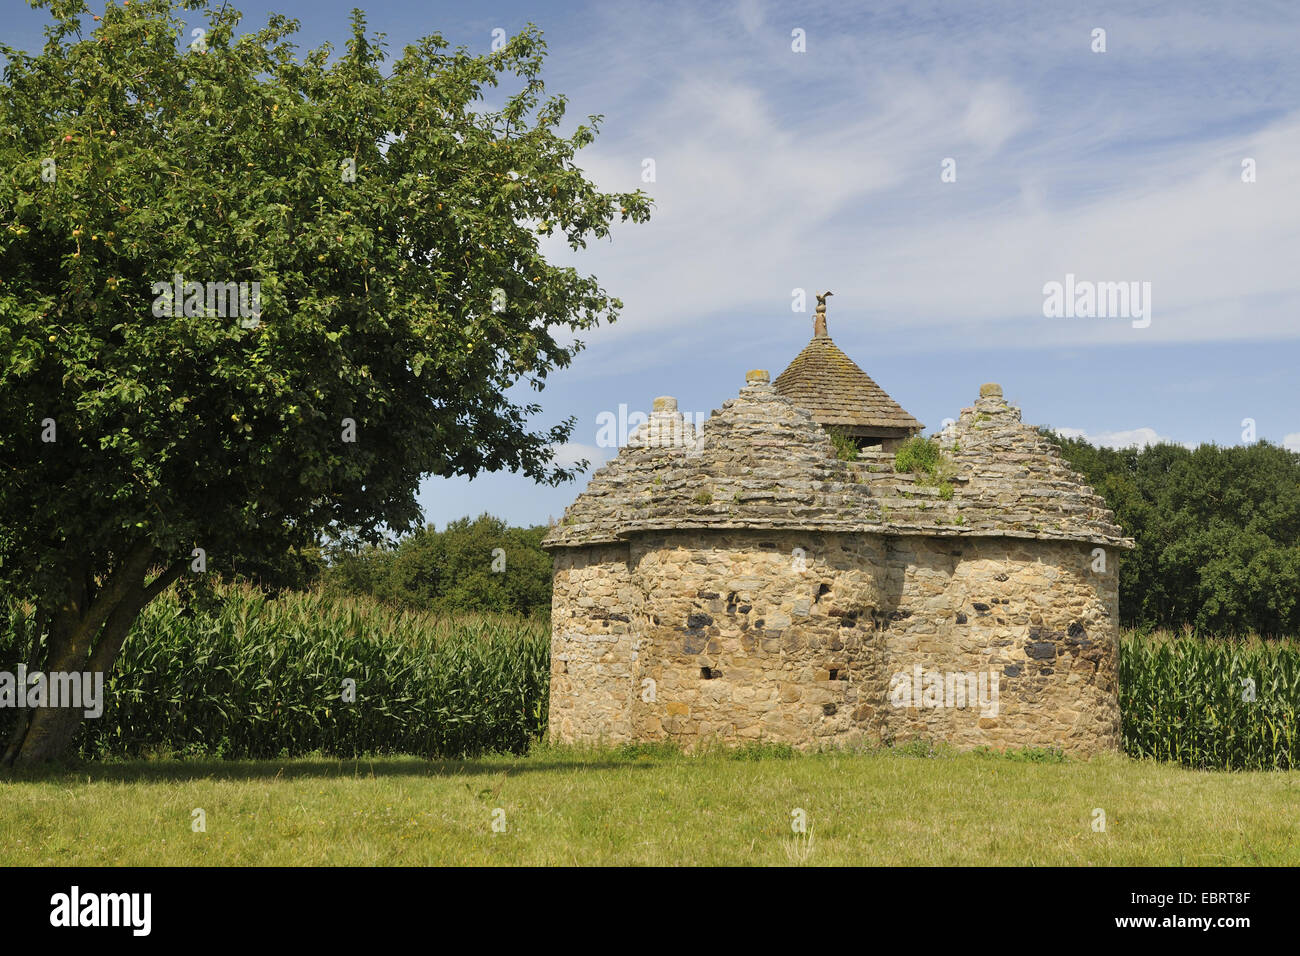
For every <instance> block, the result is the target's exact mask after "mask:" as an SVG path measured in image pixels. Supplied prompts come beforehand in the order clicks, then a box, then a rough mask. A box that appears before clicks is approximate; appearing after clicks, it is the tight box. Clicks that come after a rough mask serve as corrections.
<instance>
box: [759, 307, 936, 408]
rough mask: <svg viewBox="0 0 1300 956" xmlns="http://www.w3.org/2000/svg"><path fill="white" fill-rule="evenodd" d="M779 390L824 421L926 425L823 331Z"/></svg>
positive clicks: (787, 373) (796, 359) (797, 360)
mask: <svg viewBox="0 0 1300 956" xmlns="http://www.w3.org/2000/svg"><path fill="white" fill-rule="evenodd" d="M774 385H775V387H776V390H777V392H778V393H779V394H781V395H784V396H785V397H786V398H788V399H790V400H791V401H792V402H794V403H795V404H796V405H799V406H801V407H803V408H806V409H808V411H809V412H811V413H812V417H813V419H814V420H815V421H817V422H818V423H820V424H822V425H831V426H842V427H848V428H859V429H861V428H867V429H871V428H885V429H904V430H905V431H906V433H907V434H916V433H917V432H919V431H920V430H921V429H922V428H924V427H925V426H924V425H922V424H921V423H920V422H918V421H917V420H916V419H915V418H913V417H912V416H911V415H909V414H908V413H907V412H906V411H904V410H903V407H902V406H901V405H899V404H898V402H896V401H894V400H893V399H892V398H890V397H889V395H888V393H886V392H885V390H884V389H883V388H881V387H880V386H879V385H877V384H876V383H875V382H874V381H873V380H872V378H871V376H869V375H868V374H867V373H866V372H864V371H862V369H860V368H859V367H858V365H857V363H855V362H854V361H853V359H851V358H849V357H848V356H847V355H845V354H844V353H843V352H842V351H841V350H840V348H839V346H837V345H836V344H835V343H834V341H832V340H831V337H830V336H829V335H826V334H825V333H824V332H822V330H821V328H819V329H818V334H817V335H815V336H813V340H812V341H811V342H809V343H808V344H807V346H805V347H804V350H803V351H802V352H800V353H799V354H798V355H796V356H795V357H794V361H792V362H791V363H790V364H789V365H788V366H787V367H786V370H785V371H784V372H782V373H781V374H780V375H778V376H777V377H776V382H775V383H774Z"/></svg>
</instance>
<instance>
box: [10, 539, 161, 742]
mask: <svg viewBox="0 0 1300 956" xmlns="http://www.w3.org/2000/svg"><path fill="white" fill-rule="evenodd" d="M154 555H155V552H154V550H153V548H152V547H149V546H147V545H138V546H137V547H135V548H133V549H132V550H131V552H130V554H129V555H128V556H127V558H126V559H125V560H124V561H123V563H122V565H121V566H120V567H119V568H118V569H117V571H115V572H114V573H113V574H112V575H110V576H109V578H108V580H107V581H105V583H104V586H103V587H102V588H99V589H98V593H95V594H94V596H93V600H92V599H91V593H90V592H91V589H90V588H88V587H87V586H86V585H85V584H84V583H83V581H82V580H80V579H79V578H78V577H76V576H74V580H73V583H72V584H71V585H70V586H69V594H68V599H67V600H66V602H65V603H64V606H63V607H62V608H61V609H60V610H59V611H58V612H57V613H55V614H53V615H51V616H50V618H49V638H48V642H47V648H46V655H45V663H44V666H43V672H44V673H45V675H46V677H45V680H46V681H47V682H48V680H49V675H50V674H54V673H58V672H63V673H70V672H80V673H86V672H90V673H92V674H93V673H96V672H100V673H103V675H104V683H105V684H107V683H108V675H109V674H110V673H111V672H112V669H113V665H114V664H115V663H116V662H117V657H118V654H119V652H120V651H121V649H122V642H123V641H124V640H125V639H126V635H127V633H128V632H129V631H130V630H131V625H132V624H134V623H135V619H136V618H137V617H139V616H140V612H141V611H142V610H144V607H145V605H146V604H148V603H149V602H150V601H152V600H153V599H154V598H155V597H157V596H158V595H159V594H161V593H162V592H163V591H165V590H166V589H167V588H168V587H169V586H170V585H171V583H172V582H173V581H175V580H176V578H178V577H179V576H180V574H181V572H182V571H183V570H184V569H185V567H186V564H185V562H184V561H178V562H177V563H175V564H173V565H172V566H171V567H169V568H167V569H166V570H164V571H162V572H160V573H159V574H158V575H156V576H155V577H154V579H153V580H152V581H149V582H148V583H146V581H145V578H146V574H147V572H148V569H149V565H150V564H151V563H152V560H153V557H154ZM83 716H84V709H83V708H81V707H32V708H27V709H25V710H24V711H22V712H20V714H19V718H18V725H17V727H16V728H15V729H14V733H13V736H12V737H11V738H10V740H9V743H8V746H6V748H5V752H4V755H3V756H2V757H0V765H3V766H15V767H21V766H28V765H31V764H39V763H47V762H49V761H52V760H59V759H61V758H63V757H65V756H67V754H68V750H69V749H70V748H71V746H72V743H73V741H74V740H75V739H76V736H77V731H78V730H80V729H81V721H82V719H83Z"/></svg>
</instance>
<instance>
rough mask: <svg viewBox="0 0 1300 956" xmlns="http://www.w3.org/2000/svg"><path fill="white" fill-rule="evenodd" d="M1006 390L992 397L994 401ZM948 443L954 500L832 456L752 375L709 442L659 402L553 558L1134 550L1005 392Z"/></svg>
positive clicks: (880, 462)
mask: <svg viewBox="0 0 1300 956" xmlns="http://www.w3.org/2000/svg"><path fill="white" fill-rule="evenodd" d="M995 389H996V393H995V392H994V390H995ZM981 391H982V393H983V392H988V394H987V395H982V397H981V398H980V399H979V400H978V401H977V402H976V403H975V405H974V407H972V408H968V409H965V410H964V411H963V412H962V416H961V418H960V419H959V420H958V421H957V422H956V423H955V424H954V425H951V426H949V427H948V428H947V429H945V431H944V432H943V434H942V436H941V437H940V445H941V447H944V448H945V449H946V451H945V455H946V456H947V458H948V460H949V463H950V466H951V468H952V471H953V474H952V476H951V478H950V479H949V485H950V486H951V496H950V497H946V496H945V495H946V493H947V491H948V489H946V488H945V489H940V488H939V487H938V486H936V485H934V484H933V483H931V482H929V481H927V480H925V479H920V478H918V477H917V476H916V475H913V474H910V473H898V472H896V470H895V468H894V456H893V455H891V454H888V453H883V452H864V453H862V455H861V456H860V458H859V460H858V461H855V462H848V461H843V460H840V459H838V458H836V456H835V449H834V446H833V445H832V444H831V441H830V438H829V436H828V435H827V433H826V431H825V429H823V428H822V427H821V426H820V425H819V424H818V423H817V422H816V421H814V419H813V416H812V414H811V413H810V412H809V411H808V410H807V409H805V408H803V407H801V406H799V405H797V404H795V403H794V402H792V401H790V400H789V399H788V398H786V397H785V396H783V395H781V394H780V393H778V392H777V390H776V389H775V388H774V387H773V386H772V385H770V384H768V382H767V374H766V373H765V372H764V373H750V381H749V382H748V383H747V384H746V385H745V387H744V388H743V389H741V391H740V394H739V395H738V396H736V397H735V398H733V399H730V400H729V401H727V402H724V403H723V405H722V408H721V409H719V410H717V411H715V412H714V413H713V415H712V417H710V418H709V420H708V421H707V422H706V423H705V424H704V427H703V429H702V431H701V434H699V435H695V434H693V433H691V432H689V431H688V430H686V429H685V428H674V427H672V423H671V422H668V421H667V420H666V417H667V416H671V415H676V416H678V417H680V413H678V412H676V411H675V409H670V408H668V407H667V406H668V403H667V402H663V401H661V403H660V405H661V411H660V412H659V413H658V414H659V416H660V420H657V421H655V422H647V423H646V424H644V425H642V426H641V428H640V429H638V431H637V433H636V434H634V435H633V436H632V439H631V440H630V441H629V443H628V446H627V447H625V448H623V449H621V450H620V451H619V453H618V455H617V456H615V457H614V458H613V459H611V460H610V461H609V462H607V463H606V464H605V465H604V466H602V467H601V468H599V469H597V471H596V472H595V473H594V474H593V475H592V478H591V481H590V483H589V484H588V486H587V489H586V490H585V491H584V492H583V493H582V494H581V495H579V496H578V498H577V500H576V501H574V503H573V504H572V505H570V506H569V507H568V508H567V509H566V510H565V512H564V517H563V519H562V520H561V521H560V522H559V523H558V524H556V525H555V526H554V527H552V528H551V530H550V532H549V533H548V534H547V536H546V539H545V541H544V542H543V545H544V546H545V547H547V548H564V547H580V546H585V545H590V544H602V543H612V542H616V541H622V540H626V539H628V538H629V537H631V536H632V535H635V534H638V533H642V532H654V531H668V530H684V529H702V528H715V529H727V528H751V529H786V530H801V531H832V532H874V533H879V534H921V535H934V536H945V537H967V536H976V537H1011V538H1038V539H1044V540H1067V541H1085V542H1093V543H1096V544H1103V545H1112V546H1116V547H1123V548H1129V547H1132V541H1131V539H1128V538H1126V537H1125V536H1124V533H1123V531H1122V530H1121V529H1120V528H1119V527H1118V526H1117V525H1116V524H1115V520H1114V516H1113V515H1112V514H1111V512H1110V510H1109V509H1108V508H1107V507H1106V503H1105V502H1104V501H1103V500H1102V499H1101V498H1100V497H1098V496H1097V495H1096V494H1094V493H1093V491H1092V489H1090V488H1089V487H1088V486H1087V484H1086V483H1085V482H1084V480H1083V479H1082V478H1081V477H1080V476H1079V475H1078V474H1077V473H1075V472H1074V471H1073V470H1071V469H1070V468H1069V467H1068V466H1067V465H1066V464H1065V463H1064V461H1063V460H1062V459H1061V457H1060V454H1059V452H1058V451H1057V450H1056V448H1055V446H1053V445H1052V444H1051V443H1050V442H1048V441H1047V440H1046V439H1044V438H1043V437H1042V436H1040V435H1039V434H1038V433H1037V431H1036V430H1034V429H1033V428H1031V427H1029V426H1027V425H1024V424H1022V423H1021V421H1020V410H1019V409H1017V408H1014V407H1012V406H1009V405H1007V403H1006V402H1005V401H1004V400H1003V399H1002V396H1001V390H1000V389H998V388H997V387H996V386H985V387H984V389H982V390H981Z"/></svg>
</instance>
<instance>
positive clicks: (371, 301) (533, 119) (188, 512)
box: [0, 0, 650, 760]
mask: <svg viewBox="0 0 1300 956" xmlns="http://www.w3.org/2000/svg"><path fill="white" fill-rule="evenodd" d="M32 2H33V5H35V6H38V7H48V8H49V10H50V13H51V20H52V22H51V23H50V25H49V26H48V27H47V28H46V44H45V47H44V49H43V50H42V51H41V52H40V53H38V54H35V55H32V54H29V53H26V52H23V51H19V50H15V49H13V48H12V47H9V46H7V45H4V44H0V52H2V53H3V54H4V56H5V58H6V60H7V63H6V66H5V71H4V78H3V83H0V276H3V282H2V283H0V422H2V423H3V425H2V427H0V460H2V461H4V463H5V474H4V481H3V482H0V582H2V583H3V584H4V585H5V586H6V587H7V588H9V589H10V590H11V592H13V593H17V594H21V595H23V596H26V597H29V598H30V599H31V600H33V601H35V602H36V603H37V605H38V607H39V608H40V610H41V612H42V614H43V615H44V619H45V620H46V621H47V623H48V636H49V642H48V660H47V666H48V668H49V669H55V668H56V667H58V668H60V669H77V670H80V669H86V668H90V669H104V668H107V667H111V665H112V661H113V659H114V658H115V656H116V653H117V649H118V648H119V647H120V645H121V640H122V638H123V637H124V636H125V633H126V629H127V628H128V627H129V625H130V622H131V621H132V620H134V618H135V616H136V614H138V613H139V610H140V608H141V607H142V606H143V605H144V603H146V602H147V601H148V600H150V599H151V598H152V597H153V596H155V595H156V594H157V593H159V592H160V591H161V590H162V589H164V588H166V587H167V586H168V585H169V584H170V583H171V582H172V581H173V580H175V579H176V578H177V577H179V576H181V575H183V574H190V573H194V572H196V571H198V570H201V569H202V568H203V567H207V568H211V569H217V570H219V569H221V568H222V567H223V565H224V566H230V565H233V564H234V563H235V561H236V560H237V559H238V558H239V557H241V556H254V557H255V556H258V555H272V554H278V553H282V552H285V551H287V550H288V549H291V548H302V547H307V546H309V545H310V544H311V543H313V542H314V541H316V540H318V539H319V537H320V535H321V534H322V533H323V532H342V531H343V530H344V529H359V531H360V533H361V535H362V536H363V537H368V538H371V539H374V538H376V537H377V536H378V535H379V534H380V533H381V530H383V529H387V530H389V531H394V532H400V531H404V530H408V529H411V528H413V527H416V526H418V524H419V517H420V515H419V508H418V506H417V504H416V499H415V493H416V490H417V487H418V484H419V481H420V479H421V477H422V476H425V475H429V474H434V475H474V474H476V473H478V472H480V471H483V470H488V471H495V470H500V469H511V470H516V471H519V472H521V473H523V474H526V475H528V476H529V477H531V478H533V479H535V480H537V481H541V482H549V483H557V482H560V481H563V480H566V479H568V478H570V477H572V476H573V474H574V473H575V471H574V469H568V468H564V467H560V466H559V465H557V464H556V463H555V462H554V460H553V458H552V451H551V449H552V448H553V447H554V446H555V445H557V444H558V443H562V442H564V441H565V440H567V438H568V437H569V435H570V433H571V430H572V427H573V420H572V419H571V418H570V419H566V420H565V421H564V422H562V423H561V424H559V425H555V426H553V427H549V428H536V427H535V426H534V425H533V424H532V420H533V419H534V418H535V417H536V416H537V415H538V414H539V413H540V412H541V408H540V406H539V405H538V404H537V403H536V402H532V401H530V402H527V403H526V404H518V403H517V402H516V400H515V399H514V398H512V395H513V393H514V392H515V391H518V390H520V388H532V389H535V390H540V389H542V388H543V386H544V385H545V383H546V380H547V377H548V375H549V374H550V373H551V372H552V371H554V370H556V369H559V368H563V367H565V366H567V365H568V364H569V363H570V362H571V360H572V358H573V356H574V354H575V353H576V352H577V350H579V349H580V348H581V342H580V341H579V340H576V339H574V338H573V334H574V333H578V332H581V331H582V330H585V329H590V328H592V327H594V326H595V325H597V324H598V323H599V322H600V321H602V320H604V321H612V320H613V319H614V318H615V317H616V316H617V313H618V310H619V308H620V305H621V304H620V303H619V301H618V300H617V299H616V298H613V297H611V296H610V295H608V294H607V293H606V292H605V291H604V290H603V289H602V288H601V287H600V285H599V284H598V282H597V281H596V279H595V278H594V277H591V276H584V275H581V274H579V273H578V272H577V271H576V270H575V269H573V268H568V267H560V266H556V265H552V264H551V263H550V262H548V261H547V259H546V258H545V257H544V255H543V251H542V249H541V246H540V241H541V237H542V236H549V235H556V234H558V235H559V236H560V237H562V238H563V239H564V240H565V241H567V243H568V245H569V246H571V247H573V248H575V249H576V248H580V247H582V246H584V245H585V244H586V242H587V241H588V240H589V239H591V238H605V237H608V236H609V235H610V230H611V224H612V223H613V222H615V221H616V220H624V221H633V222H643V221H645V220H646V219H647V218H648V216H649V209H650V202H649V199H648V197H646V196H645V195H644V194H642V193H641V192H640V191H636V192H633V193H603V192H601V191H599V190H598V189H597V188H596V186H595V185H594V184H593V183H592V182H590V181H588V179H587V178H586V177H585V175H584V174H583V172H582V170H581V169H579V168H578V167H577V166H576V165H575V164H574V157H575V154H576V152H577V151H578V150H579V149H581V148H582V147H583V146H586V145H587V144H589V143H591V142H592V140H593V138H594V137H595V135H596V130H597V126H598V123H599V119H600V118H599V117H596V116H593V117H589V118H588V121H587V123H584V124H579V125H577V127H576V128H575V129H573V130H572V131H571V132H570V133H569V134H568V135H562V133H561V131H560V125H561V122H562V120H563V117H564V114H565V100H564V98H563V97H562V96H547V95H546V94H545V91H544V87H543V83H542V80H541V71H542V65H543V59H544V55H545V44H544V42H543V40H542V37H541V35H540V33H539V32H538V31H537V30H536V28H534V27H532V26H530V27H528V28H527V29H525V30H524V31H523V32H521V33H520V34H518V35H517V36H515V37H513V38H512V39H510V40H509V41H508V42H506V43H505V44H504V46H502V47H501V48H500V49H498V50H494V51H492V52H489V53H484V54H482V55H475V54H473V53H471V52H469V51H468V50H466V49H463V48H458V49H450V48H449V45H448V43H447V42H446V41H445V40H444V39H443V38H442V37H440V36H438V35H436V34H435V35H433V36H429V37H426V38H424V39H422V40H420V41H419V42H417V43H414V44H412V45H410V46H408V47H406V48H405V50H404V51H403V52H402V55H401V56H400V57H398V58H396V59H392V60H390V59H389V58H388V57H387V56H386V54H385V42H384V38H383V36H382V35H376V36H368V35H367V33H366V29H365V20H364V17H363V15H362V14H361V13H360V11H354V14H353V20H352V28H351V38H350V39H349V41H348V42H347V45H346V49H345V50H344V51H342V52H341V53H340V54H339V55H337V56H335V55H334V51H333V50H332V49H331V48H330V47H329V46H324V47H322V48H320V49H316V50H311V51H309V52H306V53H305V54H304V55H302V56H299V55H298V52H297V48H296V47H295V45H294V44H293V42H292V38H293V35H294V33H295V32H296V30H297V28H298V23H297V22H296V21H293V20H290V19H286V18H284V17H280V16H272V17H271V18H270V19H269V21H268V22H267V24H266V25H265V26H263V27H262V28H260V29H257V30H253V31H249V32H242V33H241V32H238V31H237V25H238V24H239V23H240V20H241V15H240V14H239V13H238V12H237V11H236V10H235V9H234V8H233V7H229V6H227V7H223V8H219V7H218V5H217V4H216V3H213V2H209V0H183V2H177V0H133V2H131V3H129V4H128V5H122V6H116V5H110V6H108V7H107V8H106V9H105V10H104V12H103V14H102V16H97V17H95V18H94V20H93V21H90V20H88V17H89V14H90V11H89V9H88V7H87V5H86V3H85V0H32ZM184 11H195V12H197V13H199V14H200V15H201V17H202V18H203V21H205V22H206V24H207V26H206V27H202V28H194V27H187V25H186V24H185V23H183V22H182V19H181V17H180V14H181V13H183V12H184ZM83 25H85V26H87V27H90V26H93V29H92V30H91V31H90V32H89V34H88V35H86V36H83V35H82V28H83ZM503 80H504V81H505V82H506V83H507V84H509V85H510V86H511V90H510V91H509V92H508V93H507V92H503V93H502V94H501V103H500V105H499V106H497V107H495V108H488V107H487V106H486V105H485V98H486V97H487V96H488V95H489V93H491V92H492V91H493V89H494V88H496V87H497V86H498V84H499V83H501V82H502V81H503ZM254 284H255V285H254ZM214 290H215V291H214ZM235 303H238V308H236V305H235ZM517 387H519V388H517ZM199 549H201V551H200V550H199ZM151 569H152V570H151ZM46 719H47V718H46V717H44V716H42V715H39V714H38V715H37V717H36V718H35V720H36V721H37V724H36V725H33V727H29V728H28V729H27V730H25V731H22V732H21V733H20V734H19V735H18V737H17V738H16V740H15V742H13V743H11V746H10V748H9V751H8V759H11V760H12V759H15V757H17V756H18V755H19V754H20V752H21V754H22V755H23V756H24V757H27V756H31V757H33V759H35V758H36V757H38V756H43V755H48V754H49V753H51V752H53V751H54V750H57V749H59V748H58V740H64V739H66V738H67V737H68V736H69V735H70V731H69V730H68V729H67V728H59V727H47V726H45V725H44V724H40V721H42V720H46ZM49 719H50V720H54V721H55V723H57V720H56V719H55V718H49ZM37 725H39V726H37ZM23 733H25V734H26V736H27V739H26V741H25V742H24V740H23V739H21V738H22V735H23ZM56 738H57V739H56ZM51 740H53V741H54V743H50V741H51Z"/></svg>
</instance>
